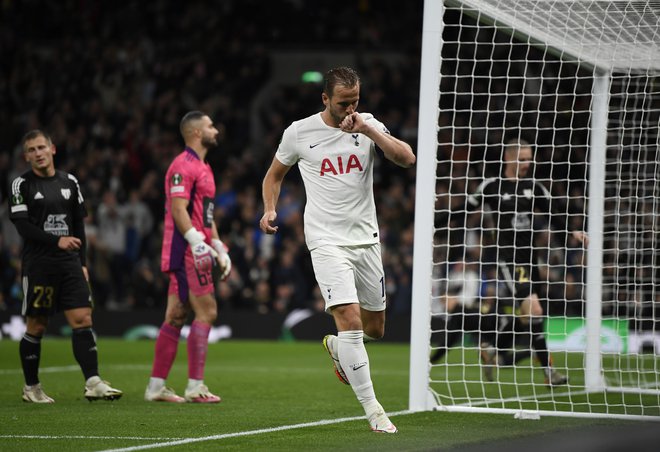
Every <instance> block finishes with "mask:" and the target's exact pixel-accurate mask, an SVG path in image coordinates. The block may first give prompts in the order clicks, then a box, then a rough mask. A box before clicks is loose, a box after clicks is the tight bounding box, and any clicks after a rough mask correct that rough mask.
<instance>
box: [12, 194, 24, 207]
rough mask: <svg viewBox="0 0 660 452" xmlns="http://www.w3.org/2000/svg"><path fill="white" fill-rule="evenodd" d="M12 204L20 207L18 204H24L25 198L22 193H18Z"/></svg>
mask: <svg viewBox="0 0 660 452" xmlns="http://www.w3.org/2000/svg"><path fill="white" fill-rule="evenodd" d="M11 203H12V204H13V205H15V206H16V205H18V204H23V197H22V196H21V194H20V193H16V194H15V195H13V196H12V197H11Z"/></svg>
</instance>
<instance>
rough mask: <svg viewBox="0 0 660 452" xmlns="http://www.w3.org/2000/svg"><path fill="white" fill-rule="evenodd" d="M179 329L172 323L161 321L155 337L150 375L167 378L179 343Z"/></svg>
mask: <svg viewBox="0 0 660 452" xmlns="http://www.w3.org/2000/svg"><path fill="white" fill-rule="evenodd" d="M180 335H181V330H180V329H179V328H175V327H173V326H172V325H169V324H167V323H163V324H162V325H161V326H160V331H159V333H158V338H157V339H156V352H155V354H154V366H153V368H152V369H151V376H152V377H155V378H162V379H163V380H166V379H167V376H168V375H169V373H170V369H171V368H172V364H173V363H174V358H176V351H177V348H178V345H179V336H180Z"/></svg>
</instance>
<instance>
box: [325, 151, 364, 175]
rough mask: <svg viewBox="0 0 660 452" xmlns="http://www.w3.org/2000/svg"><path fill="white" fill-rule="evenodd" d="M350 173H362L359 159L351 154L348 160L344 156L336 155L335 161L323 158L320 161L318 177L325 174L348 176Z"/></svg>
mask: <svg viewBox="0 0 660 452" xmlns="http://www.w3.org/2000/svg"><path fill="white" fill-rule="evenodd" d="M351 171H353V172H361V171H364V169H363V168H362V164H361V163H360V159H358V157H357V155H355V154H351V155H349V156H348V158H345V156H341V155H338V156H337V157H336V159H335V158H334V157H333V158H328V157H326V158H324V159H323V160H322V161H321V173H320V176H325V175H326V174H332V175H333V176H337V175H340V174H348V173H350V172H351Z"/></svg>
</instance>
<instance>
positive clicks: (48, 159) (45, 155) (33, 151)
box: [23, 136, 55, 176]
mask: <svg viewBox="0 0 660 452" xmlns="http://www.w3.org/2000/svg"><path fill="white" fill-rule="evenodd" d="M23 150H24V151H25V161H26V162H28V163H29V164H30V166H32V171H34V172H35V173H37V174H39V175H42V176H50V175H52V174H53V173H54V172H55V163H54V159H53V156H54V155H55V146H54V145H53V143H50V142H48V140H47V139H46V138H45V137H43V136H38V137H36V138H33V139H31V140H27V141H26V142H25V147H24V148H23Z"/></svg>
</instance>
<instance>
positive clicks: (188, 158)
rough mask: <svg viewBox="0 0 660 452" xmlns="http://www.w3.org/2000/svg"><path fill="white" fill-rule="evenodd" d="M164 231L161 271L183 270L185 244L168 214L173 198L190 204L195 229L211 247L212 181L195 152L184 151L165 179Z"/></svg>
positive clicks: (189, 212) (205, 165)
mask: <svg viewBox="0 0 660 452" xmlns="http://www.w3.org/2000/svg"><path fill="white" fill-rule="evenodd" d="M165 198H166V199H165V231H164V233H163V250H162V253H161V263H160V268H161V270H162V271H164V272H170V271H174V270H177V269H179V268H182V267H183V258H184V256H185V253H186V251H187V250H188V242H186V240H185V239H184V238H183V234H182V233H181V232H180V231H179V230H178V229H177V228H176V225H175V224H174V218H173V217H172V212H171V211H170V206H171V205H172V198H185V199H188V200H189V202H190V203H189V204H188V214H189V215H190V219H191V220H192V225H193V227H194V228H195V229H197V230H198V231H200V232H202V233H203V234H204V235H205V236H206V242H207V243H209V244H210V243H211V225H212V222H213V207H214V205H213V201H214V199H215V180H214V179H213V171H211V166H210V165H209V164H208V163H206V162H202V161H201V160H200V159H199V157H198V156H197V154H196V153H195V151H193V150H192V149H190V148H188V147H186V148H185V149H184V151H183V152H182V153H181V154H179V155H178V156H177V157H176V158H175V159H174V160H173V161H172V163H171V164H170V167H169V168H168V170H167V174H166V175H165Z"/></svg>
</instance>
